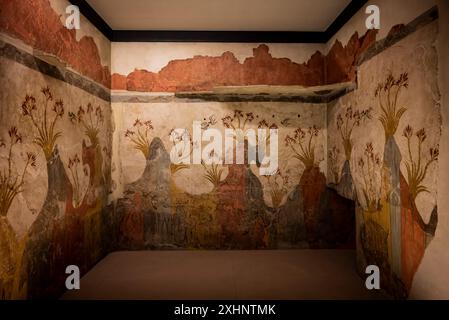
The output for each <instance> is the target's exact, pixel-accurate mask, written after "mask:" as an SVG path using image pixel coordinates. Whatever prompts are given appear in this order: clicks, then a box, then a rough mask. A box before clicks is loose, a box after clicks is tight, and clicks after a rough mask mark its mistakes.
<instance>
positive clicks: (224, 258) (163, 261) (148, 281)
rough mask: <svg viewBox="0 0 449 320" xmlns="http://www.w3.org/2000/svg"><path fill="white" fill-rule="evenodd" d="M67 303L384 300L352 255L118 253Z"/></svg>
mask: <svg viewBox="0 0 449 320" xmlns="http://www.w3.org/2000/svg"><path fill="white" fill-rule="evenodd" d="M62 298H63V299H174V300H177V299H183V300H184V299H186V300H187V299H273V300H277V299H289V300H291V299H382V295H380V293H379V292H373V291H369V290H367V289H365V287H364V280H362V279H361V278H360V277H359V276H358V275H357V274H356V271H355V253H354V251H351V250H276V251H135V252H115V253H112V254H110V255H108V256H107V257H106V258H105V259H103V260H102V261H100V263H98V264H97V265H96V266H95V267H94V268H93V269H92V270H91V271H90V272H88V273H87V274H86V275H85V276H84V277H83V278H82V279H81V289H80V290H77V291H70V292H67V293H66V294H65V295H64V296H63V297H62Z"/></svg>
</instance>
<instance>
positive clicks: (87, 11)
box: [69, 0, 114, 40]
mask: <svg viewBox="0 0 449 320" xmlns="http://www.w3.org/2000/svg"><path fill="white" fill-rule="evenodd" d="M69 1H70V3H71V4H73V5H75V6H78V8H79V9H80V12H81V14H82V15H83V16H84V17H86V19H87V20H89V21H90V22H91V23H92V24H93V25H94V26H95V27H96V28H97V29H98V30H99V31H100V32H101V33H102V34H103V35H104V36H105V37H106V38H108V39H109V40H111V39H112V35H113V33H114V31H113V30H112V29H111V27H110V26H109V25H108V24H107V23H106V21H104V20H103V18H102V17H101V16H100V15H99V14H98V13H97V12H96V11H95V10H94V8H92V7H91V6H90V5H89V4H88V3H87V1H85V0H69Z"/></svg>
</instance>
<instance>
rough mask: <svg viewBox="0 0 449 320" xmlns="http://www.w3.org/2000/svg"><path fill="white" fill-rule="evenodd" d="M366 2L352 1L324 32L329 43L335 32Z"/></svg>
mask: <svg viewBox="0 0 449 320" xmlns="http://www.w3.org/2000/svg"><path fill="white" fill-rule="evenodd" d="M367 2H368V0H352V1H351V2H350V3H349V4H348V5H347V6H346V8H344V9H343V11H342V12H341V13H340V14H339V15H338V17H337V18H336V19H335V20H334V22H332V23H331V25H330V26H329V27H328V28H327V29H326V31H325V32H324V33H325V34H326V37H325V38H326V41H325V42H327V41H329V40H330V39H331V38H332V37H333V36H334V35H336V34H337V32H338V31H339V30H340V29H341V28H342V27H343V26H344V25H345V24H346V23H347V22H348V21H349V20H350V19H351V18H352V17H353V16H354V15H355V14H356V13H357V12H358V11H359V10H360V9H362V7H363V6H364V5H365V4H366V3H367Z"/></svg>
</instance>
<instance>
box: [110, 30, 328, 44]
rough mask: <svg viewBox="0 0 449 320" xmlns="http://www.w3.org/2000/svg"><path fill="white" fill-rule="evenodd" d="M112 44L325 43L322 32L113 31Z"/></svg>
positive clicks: (324, 36)
mask: <svg viewBox="0 0 449 320" xmlns="http://www.w3.org/2000/svg"><path fill="white" fill-rule="evenodd" d="M111 40H112V41H114V42H240V43H242V42H244V43H259V42H263V43H317V42H326V41H325V40H326V35H325V33H323V32H288V31H146V30H145V31H140V30H137V31H134V30H115V31H114V32H113V36H112V39H111Z"/></svg>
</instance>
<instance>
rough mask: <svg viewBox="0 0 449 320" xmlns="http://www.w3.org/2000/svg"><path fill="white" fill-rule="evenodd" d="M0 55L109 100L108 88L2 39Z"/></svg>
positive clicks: (0, 41)
mask: <svg viewBox="0 0 449 320" xmlns="http://www.w3.org/2000/svg"><path fill="white" fill-rule="evenodd" d="M0 57H4V58H6V59H9V60H11V61H14V62H17V63H20V64H22V65H24V66H26V67H28V68H30V69H32V70H35V71H37V72H40V73H42V74H44V75H47V76H49V77H52V78H54V79H57V80H60V81H63V82H65V83H68V84H70V85H72V86H75V87H77V88H79V89H81V90H84V91H86V92H87V93H89V94H92V95H94V96H96V97H98V98H100V99H102V100H104V101H106V102H110V101H111V92H110V90H109V89H107V88H104V87H103V86H102V85H99V84H98V83H96V82H95V81H92V80H90V79H88V78H86V77H84V76H82V75H79V74H78V73H75V72H73V71H71V70H69V69H66V68H64V67H57V66H54V65H52V64H49V63H48V62H46V61H44V60H41V59H39V58H37V57H35V56H34V55H32V54H31V53H28V52H26V51H23V50H21V49H19V48H17V47H16V46H14V45H12V44H10V43H7V42H4V41H3V40H0Z"/></svg>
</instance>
